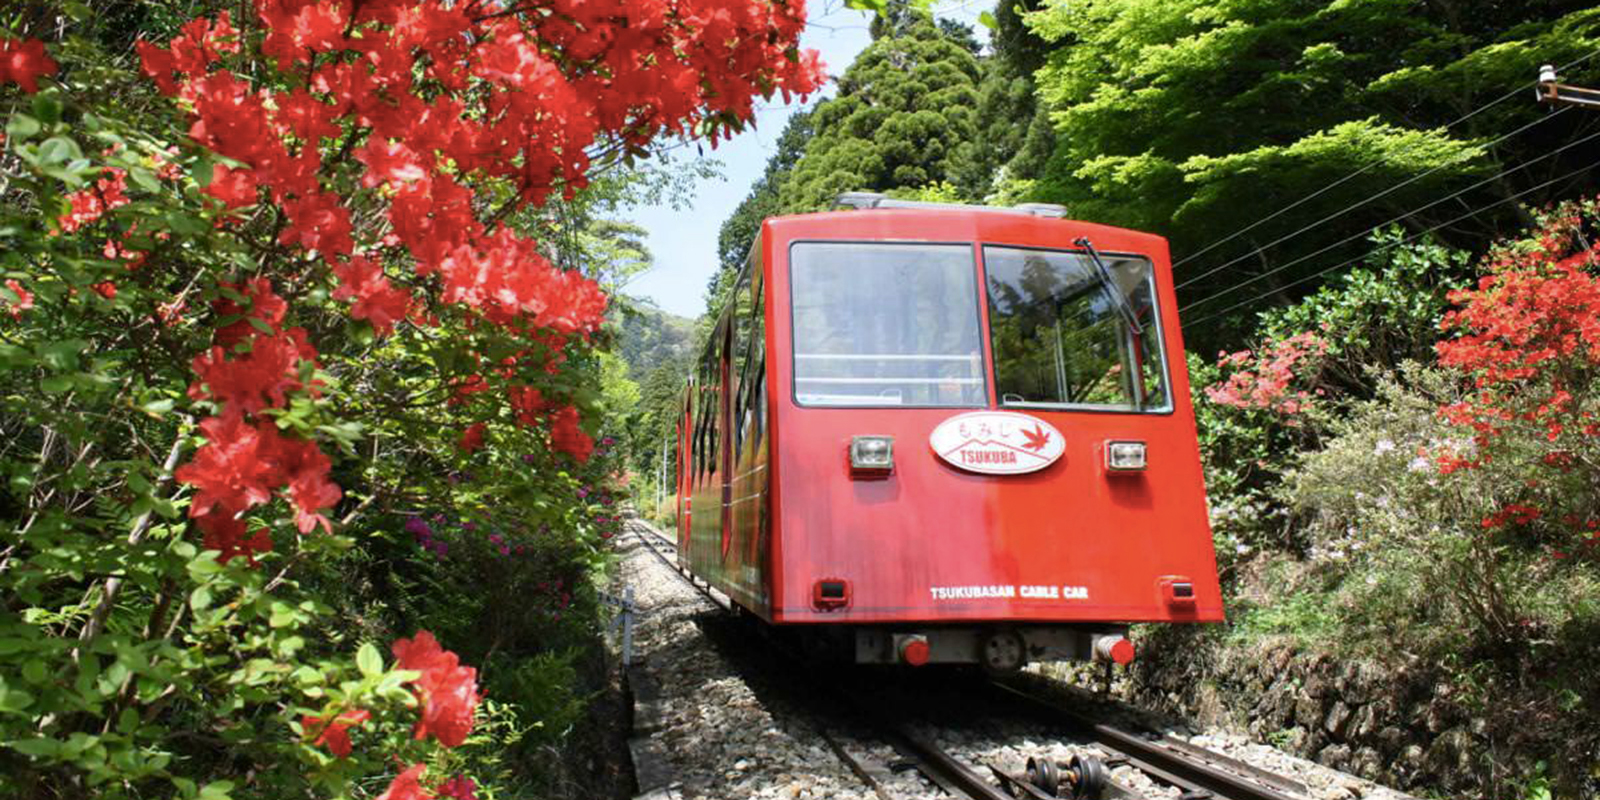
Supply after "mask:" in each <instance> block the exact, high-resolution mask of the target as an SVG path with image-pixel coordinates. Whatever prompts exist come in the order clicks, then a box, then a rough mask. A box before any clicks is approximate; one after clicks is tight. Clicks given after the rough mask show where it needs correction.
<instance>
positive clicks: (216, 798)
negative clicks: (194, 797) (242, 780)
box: [199, 781, 233, 800]
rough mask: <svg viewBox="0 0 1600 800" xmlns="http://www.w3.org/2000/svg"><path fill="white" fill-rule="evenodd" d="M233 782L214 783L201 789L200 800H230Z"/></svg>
mask: <svg viewBox="0 0 1600 800" xmlns="http://www.w3.org/2000/svg"><path fill="white" fill-rule="evenodd" d="M231 791H233V781H212V782H210V783H208V784H206V785H205V786H203V787H201V789H200V795H199V797H200V800H230V798H231V797H232V795H230V794H228V793H229V792H231Z"/></svg>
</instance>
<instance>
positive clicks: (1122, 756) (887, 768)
mask: <svg viewBox="0 0 1600 800" xmlns="http://www.w3.org/2000/svg"><path fill="white" fill-rule="evenodd" d="M625 529H626V530H627V531H628V532H629V533H631V534H633V536H634V537H635V538H636V539H637V540H638V541H639V542H640V543H642V544H643V545H644V546H645V548H646V549H648V550H649V551H650V553H651V554H652V555H653V556H654V557H656V558H657V559H659V560H660V561H661V562H662V563H663V564H664V565H666V566H667V567H668V568H669V569H671V570H672V571H673V572H675V573H677V575H678V576H679V577H680V578H682V579H683V580H684V581H685V582H686V583H688V584H690V585H691V586H693V587H694V588H695V590H696V591H698V592H699V593H700V594H702V595H704V596H705V597H706V598H707V599H708V600H710V601H711V602H712V603H714V604H716V605H717V606H719V607H721V608H723V609H725V610H728V611H730V612H732V611H734V610H736V608H737V607H736V606H735V605H734V604H733V603H732V601H731V600H729V599H728V598H727V597H725V596H723V595H722V594H721V593H720V592H717V591H716V590H715V589H713V588H712V587H711V586H710V585H709V584H707V583H705V582H703V581H700V580H698V579H696V578H695V577H694V576H693V575H692V574H690V573H689V571H688V570H687V568H685V567H683V566H682V565H680V564H679V563H678V561H677V545H676V542H674V541H673V540H672V539H670V538H669V537H667V536H666V535H664V534H663V533H661V532H660V531H659V530H657V529H656V528H655V527H654V526H651V525H649V524H648V523H646V522H644V521H643V520H640V519H638V518H630V519H629V520H628V522H627V523H626V526H625ZM814 688H815V689H817V690H821V691H833V692H838V694H836V695H835V696H834V698H833V699H834V701H835V703H836V704H837V705H839V706H840V707H842V708H848V709H850V710H851V712H852V715H853V716H855V717H857V718H859V719H861V720H863V721H864V722H866V723H869V724H870V725H871V726H872V727H873V728H874V729H875V732H876V737H877V738H878V739H880V740H881V741H882V742H883V743H885V744H887V745H888V746H890V747H892V748H893V749H894V751H895V752H896V753H898V754H899V755H900V756H901V757H902V759H903V761H901V762H897V763H894V764H885V763H881V762H876V761H874V760H873V759H870V758H865V757H862V756H860V755H857V754H856V753H854V752H852V750H851V748H850V747H849V746H847V745H846V743H845V742H844V741H842V740H841V737H839V736H837V735H835V734H834V733H833V732H831V731H829V730H827V729H825V728H824V727H821V726H819V727H818V730H817V733H818V734H819V735H820V736H821V737H822V738H823V739H824V740H825V741H826V742H827V743H828V745H829V747H830V748H831V749H832V750H833V752H834V753H835V755H836V756H838V757H839V759H840V760H841V761H842V762H844V763H845V765H846V766H847V767H848V768H849V769H850V771H851V772H853V773H854V774H855V775H856V776H857V777H858V778H860V779H861V780H862V782H863V783H865V784H866V785H867V786H868V787H870V788H871V789H872V790H873V792H874V793H875V794H876V795H877V796H878V797H879V798H880V800H902V799H901V798H900V797H899V796H898V795H896V793H895V791H894V790H893V789H891V788H889V786H888V782H887V781H886V780H884V778H885V776H888V775H890V774H892V773H893V772H895V771H897V770H899V769H905V768H915V769H916V770H917V771H918V772H919V773H920V774H921V775H923V776H924V777H925V778H927V780H929V781H930V782H932V783H933V784H934V785H936V786H938V787H939V788H940V789H942V790H943V791H944V792H946V793H948V794H950V795H952V796H959V797H968V798H974V800H1012V799H1013V798H1030V799H1031V800H1059V799H1060V798H1072V799H1073V800H1080V799H1083V798H1093V797H1099V798H1119V799H1120V798H1143V797H1145V796H1146V795H1145V794H1143V793H1141V792H1139V791H1137V790H1134V789H1132V788H1130V787H1128V786H1126V785H1124V784H1123V783H1122V782H1119V781H1117V780H1113V779H1112V778H1111V777H1110V774H1109V773H1110V770H1109V768H1110V767H1116V766H1122V765H1126V766H1129V767H1132V768H1133V769H1136V770H1138V771H1139V772H1141V773H1143V774H1144V775H1146V776H1148V777H1150V778H1151V779H1153V780H1154V782H1155V783H1157V784H1160V785H1163V786H1168V787H1172V788H1173V789H1176V790H1177V795H1176V796H1177V797H1178V798H1179V800H1306V798H1308V797H1309V796H1310V793H1309V791H1308V790H1307V788H1306V786H1304V785H1303V784H1301V783H1299V782H1297V781H1295V780H1292V779H1290V778H1286V777H1283V776H1280V775H1277V774H1274V773H1271V772H1268V771H1265V770H1262V769H1260V768H1258V767H1255V766H1253V765H1251V764H1247V763H1245V762H1242V761H1239V760H1237V759H1234V758H1232V757H1230V756H1227V755H1224V754H1221V753H1217V752H1214V751H1211V750H1208V749H1205V748H1202V747H1199V746H1196V745H1194V744H1191V743H1189V742H1186V741H1183V740H1182V739H1178V738H1176V737H1173V736H1169V735H1164V734H1153V733H1147V732H1138V731H1132V730H1128V729H1125V728H1122V727H1118V726H1114V725H1109V724H1105V723H1101V722H1096V721H1094V720H1092V719H1089V718H1087V717H1085V716H1084V715H1083V714H1082V713H1080V712H1079V711H1077V710H1075V709H1072V708H1070V707H1066V706H1065V705H1063V704H1061V703H1059V702H1056V701H1052V700H1047V699H1044V698H1041V697H1039V696H1037V695H1035V694H1032V693H1030V692H1028V691H1027V690H1026V689H1025V688H1022V687H1019V686H1016V685H1013V684H1011V683H1008V682H1006V681H1004V680H996V681H993V682H991V683H989V684H987V685H986V687H985V688H986V690H987V691H988V692H989V693H990V696H989V698H988V700H989V701H990V704H991V707H994V708H1008V709H1010V710H1013V711H1015V712H1016V713H1018V714H1023V715H1027V716H1030V717H1032V718H1033V719H1035V720H1037V721H1039V722H1040V723H1043V724H1044V725H1046V726H1048V727H1049V728H1051V729H1053V730H1058V731H1060V732H1061V733H1063V734H1066V735H1068V736H1071V737H1074V738H1075V739H1077V740H1079V741H1082V742H1084V743H1089V744H1092V746H1093V748H1092V751H1090V752H1092V753H1093V755H1090V754H1088V753H1085V754H1081V755H1077V756H1074V757H1072V758H1071V759H1070V760H1068V761H1065V762H1058V761H1055V760H1052V759H1050V758H1048V757H1045V756H1043V755H1041V756H1039V757H1034V758H1029V759H1028V761H1027V766H1026V768H1025V769H1024V771H1023V772H1021V773H1017V772H1012V771H1007V770H1006V769H1005V768H1003V766H1002V765H1001V764H998V763H993V762H983V763H981V764H980V765H979V766H978V768H974V766H973V765H971V764H969V763H968V762H967V761H965V760H963V759H961V758H959V757H958V756H957V755H955V754H953V753H951V752H949V751H947V750H945V749H943V748H941V747H939V746H938V745H937V744H936V743H935V742H933V741H932V739H930V738H929V737H927V736H925V735H922V734H919V733H918V732H917V731H915V730H914V729H913V728H912V726H911V725H910V724H909V723H906V722H904V721H901V720H902V719H903V718H904V717H905V715H904V714H901V713H896V712H895V711H894V710H893V709H892V708H889V707H888V705H887V704H886V702H885V701H884V700H883V699H882V698H881V697H867V696H864V695H862V694H860V693H854V692H850V691H848V690H840V689H839V687H822V686H815V687H814Z"/></svg>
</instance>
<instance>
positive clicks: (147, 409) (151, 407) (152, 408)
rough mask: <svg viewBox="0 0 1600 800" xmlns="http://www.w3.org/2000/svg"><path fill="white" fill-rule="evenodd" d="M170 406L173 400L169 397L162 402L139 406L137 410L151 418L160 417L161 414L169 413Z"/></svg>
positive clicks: (153, 401)
mask: <svg viewBox="0 0 1600 800" xmlns="http://www.w3.org/2000/svg"><path fill="white" fill-rule="evenodd" d="M172 406H173V400H172V398H170V397H169V398H165V399H162V400H151V401H150V402H148V403H145V404H144V405H141V406H139V410H141V411H143V412H144V413H146V414H149V415H150V416H152V417H160V416H161V415H162V414H165V413H167V412H168V411H171V410H172Z"/></svg>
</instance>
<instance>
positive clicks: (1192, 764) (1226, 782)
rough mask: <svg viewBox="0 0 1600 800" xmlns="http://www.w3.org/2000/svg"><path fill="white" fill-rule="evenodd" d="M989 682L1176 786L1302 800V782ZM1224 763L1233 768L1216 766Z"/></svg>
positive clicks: (1236, 798) (1249, 799) (1226, 795)
mask: <svg viewBox="0 0 1600 800" xmlns="http://www.w3.org/2000/svg"><path fill="white" fill-rule="evenodd" d="M992 685H993V686H994V687H995V688H996V689H997V690H1000V691H1002V692H1005V693H1007V694H1008V696H1009V697H1011V698H1012V699H1014V700H1016V701H1018V702H1021V703H1023V704H1025V705H1027V706H1030V707H1032V708H1033V709H1034V710H1035V711H1038V712H1043V713H1045V714H1047V715H1050V716H1053V717H1055V718H1057V719H1064V720H1066V721H1067V722H1068V723H1070V724H1071V725H1072V726H1073V727H1074V728H1076V729H1078V730H1080V731H1082V732H1083V733H1085V734H1086V735H1087V736H1089V738H1091V739H1093V740H1094V741H1095V743H1097V744H1099V745H1100V746H1101V747H1103V748H1106V749H1108V750H1111V751H1114V752H1115V753H1119V754H1121V755H1123V756H1125V757H1126V758H1127V760H1128V764H1129V765H1130V766H1132V767H1135V768H1137V769H1138V770H1140V771H1142V772H1145V773H1147V774H1149V775H1151V776H1153V777H1156V778H1158V779H1160V780H1162V781H1163V782H1165V783H1169V784H1171V785H1173V786H1177V787H1178V788H1180V789H1185V790H1187V791H1190V792H1194V791H1203V792H1207V793H1209V794H1210V795H1211V796H1213V797H1216V798H1219V800H1305V797H1306V796H1307V795H1306V793H1305V787H1304V786H1303V785H1300V784H1297V783H1295V782H1293V781H1290V780H1288V779H1286V778H1282V777H1279V776H1274V775H1271V773H1264V771H1263V770H1259V769H1256V768H1254V767H1250V768H1249V769H1238V767H1234V766H1233V765H1236V764H1237V765H1239V766H1243V767H1248V766H1249V765H1245V764H1242V763H1241V762H1238V761H1237V760H1235V759H1232V758H1230V757H1228V756H1224V755H1222V754H1221V753H1213V752H1211V751H1209V750H1206V749H1205V748H1202V747H1199V746H1197V745H1193V744H1189V743H1187V742H1184V743H1183V745H1182V746H1174V745H1172V744H1171V742H1168V741H1163V740H1161V739H1157V740H1155V741H1151V740H1149V739H1146V738H1145V737H1143V736H1141V735H1139V734H1136V733H1132V732H1129V731H1126V730H1123V729H1121V728H1118V727H1115V726H1112V725H1106V724H1103V723H1098V722H1095V721H1093V720H1090V719H1087V718H1085V717H1083V716H1082V715H1081V714H1079V713H1078V712H1076V711H1073V710H1072V709H1069V708H1066V707H1064V706H1062V705H1060V704H1058V703H1054V702H1051V701H1049V700H1044V699H1041V698H1039V697H1035V696H1034V695H1031V694H1029V693H1027V692H1024V691H1022V690H1020V689H1018V688H1016V687H1014V686H1009V685H1006V684H1003V683H994V684H992ZM1224 764H1226V765H1228V766H1229V767H1232V769H1225V768H1223V767H1222V766H1219V765H1224ZM1266 776H1270V778H1269V777H1266ZM1295 789H1298V790H1299V791H1298V792H1296V793H1295V794H1289V793H1287V792H1286V791H1285V790H1289V791H1293V790H1295Z"/></svg>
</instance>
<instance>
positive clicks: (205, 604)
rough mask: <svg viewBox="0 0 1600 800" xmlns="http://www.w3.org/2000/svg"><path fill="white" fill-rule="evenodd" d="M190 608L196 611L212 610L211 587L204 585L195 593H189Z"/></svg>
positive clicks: (197, 588)
mask: <svg viewBox="0 0 1600 800" xmlns="http://www.w3.org/2000/svg"><path fill="white" fill-rule="evenodd" d="M189 606H190V607H191V608H193V609H194V610H196V611H204V610H205V609H207V608H210V607H211V587H210V586H203V585H202V586H196V587H195V588H194V591H192V592H190V593H189Z"/></svg>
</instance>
